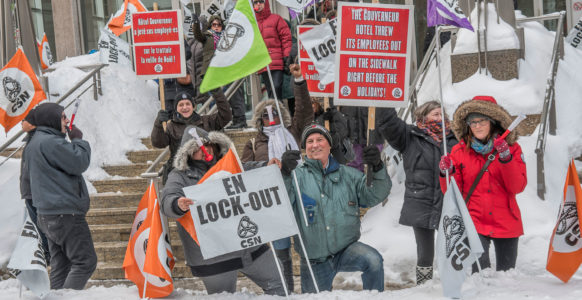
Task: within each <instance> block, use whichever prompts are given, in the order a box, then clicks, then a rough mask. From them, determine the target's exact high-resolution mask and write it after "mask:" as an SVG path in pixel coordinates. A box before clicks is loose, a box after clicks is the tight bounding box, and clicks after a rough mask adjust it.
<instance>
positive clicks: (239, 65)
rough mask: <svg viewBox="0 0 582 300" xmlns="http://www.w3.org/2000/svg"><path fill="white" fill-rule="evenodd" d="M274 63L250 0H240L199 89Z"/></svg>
mask: <svg viewBox="0 0 582 300" xmlns="http://www.w3.org/2000/svg"><path fill="white" fill-rule="evenodd" d="M270 63H271V56H270V55H269V50H267V46H266V45H265V42H264V41H263V37H262V36H261V32H260V31H259V27H258V26H257V20H256V19H255V13H254V12H253V10H252V8H251V3H250V1H249V0H239V1H237V2H236V6H235V7H234V10H233V11H232V15H231V16H230V19H228V24H227V25H226V28H224V30H223V31H222V35H221V37H220V41H219V42H218V44H217V45H216V51H214V56H213V57H212V60H211V61H210V65H209V66H208V70H206V74H205V75H204V79H203V80H202V84H200V92H201V93H205V92H207V91H209V90H212V89H215V88H217V87H221V86H224V85H227V84H229V83H231V82H233V81H235V80H237V79H240V78H243V77H245V76H247V75H249V74H252V73H254V72H256V71H258V70H260V69H262V68H264V67H265V66H267V65H269V64H270Z"/></svg>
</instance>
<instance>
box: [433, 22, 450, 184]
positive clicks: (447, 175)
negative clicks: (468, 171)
mask: <svg viewBox="0 0 582 300" xmlns="http://www.w3.org/2000/svg"><path fill="white" fill-rule="evenodd" d="M435 33H436V34H435V38H436V39H437V41H436V42H437V43H436V63H437V73H438V77H439V96H440V101H441V116H442V117H441V122H442V126H443V148H444V149H443V153H444V155H445V156H446V155H447V154H448V153H447V133H446V130H445V129H446V128H445V124H446V123H445V105H444V104H445V99H444V98H443V82H442V79H441V61H440V59H441V50H440V48H441V26H440V25H437V26H436V29H435ZM445 176H446V178H447V185H448V184H449V170H446V171H445Z"/></svg>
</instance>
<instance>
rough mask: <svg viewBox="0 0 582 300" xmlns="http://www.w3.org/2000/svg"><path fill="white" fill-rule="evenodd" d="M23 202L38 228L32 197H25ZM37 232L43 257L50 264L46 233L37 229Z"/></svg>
mask: <svg viewBox="0 0 582 300" xmlns="http://www.w3.org/2000/svg"><path fill="white" fill-rule="evenodd" d="M24 203H25V204H26V210H27V211H28V215H29V216H30V220H31V221H32V223H34V225H36V227H37V228H38V222H37V215H36V207H34V205H32V199H25V200H24ZM38 234H39V235H40V240H41V242H42V249H43V250H44V258H45V259H46V262H47V263H48V264H50V261H51V254H50V252H49V247H48V241H47V239H46V235H44V233H43V232H42V231H41V230H40V229H39V230H38Z"/></svg>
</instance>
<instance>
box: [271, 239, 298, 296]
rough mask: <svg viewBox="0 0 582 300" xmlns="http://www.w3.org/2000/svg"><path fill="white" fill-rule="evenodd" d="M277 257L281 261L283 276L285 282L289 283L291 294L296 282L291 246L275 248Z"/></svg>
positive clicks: (288, 287) (288, 288)
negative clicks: (294, 280)
mask: <svg viewBox="0 0 582 300" xmlns="http://www.w3.org/2000/svg"><path fill="white" fill-rule="evenodd" d="M275 253H276V254H277V258H278V259H279V261H281V269H282V271H283V277H285V283H286V284H287V291H289V294H291V293H292V292H293V289H294V288H295V284H294V282H293V260H292V259H291V248H287V249H282V250H275Z"/></svg>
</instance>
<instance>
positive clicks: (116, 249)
mask: <svg viewBox="0 0 582 300" xmlns="http://www.w3.org/2000/svg"><path fill="white" fill-rule="evenodd" d="M94 245H95V252H97V261H103V262H107V263H114V264H118V265H119V266H121V265H122V264H123V259H124V257H125V251H126V250H127V241H125V242H99V243H94ZM172 252H173V253H174V257H175V258H176V262H178V261H182V262H183V261H184V249H183V246H182V244H178V243H174V242H173V243H172Z"/></svg>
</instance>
